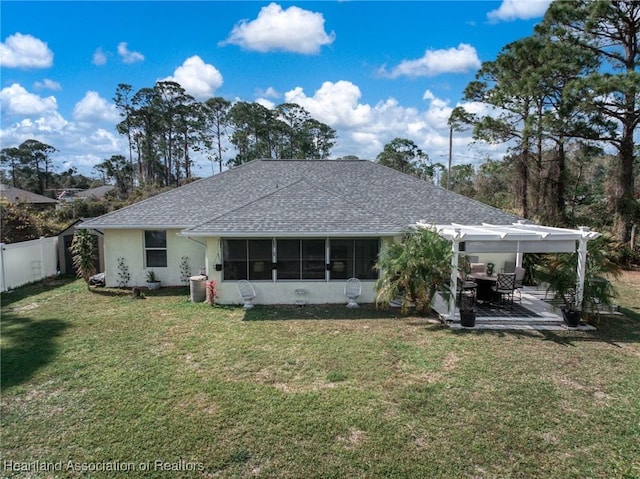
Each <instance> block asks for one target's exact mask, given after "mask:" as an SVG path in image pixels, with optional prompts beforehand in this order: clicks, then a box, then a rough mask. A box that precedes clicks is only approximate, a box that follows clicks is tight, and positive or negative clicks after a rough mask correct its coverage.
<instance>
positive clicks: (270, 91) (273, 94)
mask: <svg viewBox="0 0 640 479" xmlns="http://www.w3.org/2000/svg"><path fill="white" fill-rule="evenodd" d="M256 96H262V97H265V98H280V97H281V96H282V95H280V93H278V91H277V90H276V89H275V88H273V87H272V86H270V87H269V88H267V89H266V90H262V89H258V90H257V92H256Z"/></svg>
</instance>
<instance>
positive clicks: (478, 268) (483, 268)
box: [469, 263, 487, 274]
mask: <svg viewBox="0 0 640 479" xmlns="http://www.w3.org/2000/svg"><path fill="white" fill-rule="evenodd" d="M469 268H470V269H471V274H474V273H483V274H484V273H486V272H487V265H486V264H484V263H469Z"/></svg>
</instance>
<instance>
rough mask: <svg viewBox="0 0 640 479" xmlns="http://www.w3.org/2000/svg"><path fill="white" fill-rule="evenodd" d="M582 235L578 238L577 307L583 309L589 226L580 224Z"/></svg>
mask: <svg viewBox="0 0 640 479" xmlns="http://www.w3.org/2000/svg"><path fill="white" fill-rule="evenodd" d="M579 229H580V231H581V232H582V237H581V238H580V239H579V240H578V251H577V254H578V270H577V278H576V309H582V301H583V300H584V278H585V275H586V272H587V242H588V241H589V228H588V227H586V226H580V227H579Z"/></svg>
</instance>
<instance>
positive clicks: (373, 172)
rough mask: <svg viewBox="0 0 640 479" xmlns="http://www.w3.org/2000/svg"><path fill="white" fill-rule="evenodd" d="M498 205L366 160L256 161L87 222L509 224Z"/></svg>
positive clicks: (345, 231)
mask: <svg viewBox="0 0 640 479" xmlns="http://www.w3.org/2000/svg"><path fill="white" fill-rule="evenodd" d="M518 219H520V218H518V217H517V216H514V215H511V214H509V213H506V212H504V211H501V210H499V209H496V208H493V207H491V206H488V205H485V204H483V203H480V202H478V201H475V200H472V199H469V198H467V197H465V196H462V195H459V194H457V193H453V192H451V191H448V190H445V189H443V188H440V187H437V186H434V185H433V184H431V183H428V182H426V181H423V180H420V179H418V178H415V177H412V176H409V175H405V174H403V173H400V172H398V171H396V170H393V169H390V168H387V167H385V166H381V165H378V164H376V163H373V162H371V161H367V160H349V161H344V160H325V161H321V160H255V161H252V162H249V163H247V164H245V165H242V166H240V167H237V168H233V169H231V170H228V171H225V172H223V173H220V174H218V175H215V176H212V177H209V178H205V179H202V180H199V181H196V182H193V183H190V184H187V185H185V186H182V187H180V188H177V189H175V190H171V191H169V192H166V193H163V194H161V195H158V196H155V197H153V198H149V199H147V200H144V201H141V202H139V203H136V204H134V205H131V206H128V207H126V208H122V209H120V210H117V211H114V212H112V213H109V214H106V215H104V216H100V217H98V218H95V219H93V220H89V221H86V222H85V223H84V226H85V227H88V228H163V229H164V228H180V229H183V230H184V233H185V234H188V235H190V236H227V237H228V236H265V235H267V236H269V235H296V236H298V235H341V234H342V235H380V234H396V233H399V232H401V231H402V230H403V229H405V228H407V227H408V226H409V225H412V224H415V223H416V222H417V221H420V220H422V221H424V222H427V223H433V224H449V223H464V224H472V225H474V224H475V225H479V224H482V223H493V224H511V223H513V222H514V221H516V220H518Z"/></svg>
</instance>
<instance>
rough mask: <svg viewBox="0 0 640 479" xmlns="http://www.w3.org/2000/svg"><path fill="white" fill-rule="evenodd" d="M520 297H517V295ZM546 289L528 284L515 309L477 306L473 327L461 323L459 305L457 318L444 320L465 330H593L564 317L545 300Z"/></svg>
mask: <svg viewBox="0 0 640 479" xmlns="http://www.w3.org/2000/svg"><path fill="white" fill-rule="evenodd" d="M516 297H517V296H516ZM545 299H546V295H545V290H544V289H538V288H537V287H535V286H533V287H531V286H525V287H524V288H523V290H522V301H515V303H514V307H513V309H510V308H509V306H508V305H507V306H505V307H504V308H496V307H485V306H483V305H480V306H478V310H477V312H476V323H475V326H474V327H473V328H467V327H463V326H462V325H461V324H460V312H459V310H458V308H456V314H455V319H454V320H453V321H449V320H445V321H444V324H446V325H447V326H449V327H450V328H452V329H465V330H467V329H468V330H502V331H514V330H524V331H527V330H529V331H593V330H595V329H596V328H595V327H594V326H592V325H591V324H582V323H581V324H580V325H579V326H578V327H576V328H571V327H569V326H567V325H566V324H565V322H564V321H563V319H562V312H561V311H560V310H559V308H558V306H554V305H553V304H551V303H550V302H548V301H545Z"/></svg>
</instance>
